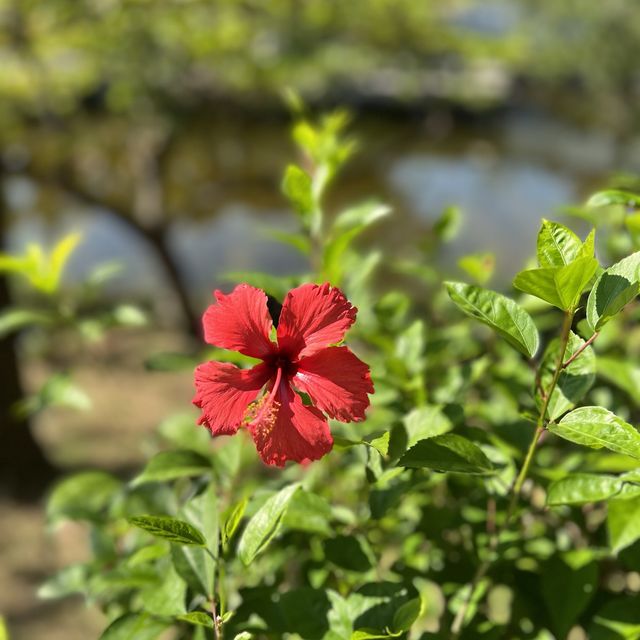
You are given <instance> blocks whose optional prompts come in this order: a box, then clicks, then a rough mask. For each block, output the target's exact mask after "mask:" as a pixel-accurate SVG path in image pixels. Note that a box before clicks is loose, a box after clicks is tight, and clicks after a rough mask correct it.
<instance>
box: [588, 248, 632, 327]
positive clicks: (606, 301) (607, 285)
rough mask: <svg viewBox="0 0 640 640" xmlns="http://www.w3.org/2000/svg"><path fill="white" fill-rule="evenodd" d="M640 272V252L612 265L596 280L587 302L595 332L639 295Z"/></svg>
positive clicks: (590, 323)
mask: <svg viewBox="0 0 640 640" xmlns="http://www.w3.org/2000/svg"><path fill="white" fill-rule="evenodd" d="M639 271H640V251H638V252H636V253H634V254H632V255H630V256H628V257H626V258H624V259H623V260H620V262H617V263H616V264H614V265H612V266H611V267H609V268H608V269H606V270H605V271H604V272H603V273H602V274H601V275H600V277H599V278H598V279H597V280H596V282H595V284H594V285H593V289H592V290H591V293H590V295H589V299H588V300H587V320H588V322H589V325H590V326H591V328H592V329H593V330H594V331H596V330H598V329H600V328H601V327H602V326H603V325H604V324H605V323H606V322H608V321H609V320H610V319H611V318H613V316H615V315H616V314H617V313H618V312H620V311H621V310H622V309H623V308H624V307H625V306H626V305H627V304H628V303H629V302H631V300H633V299H634V298H635V297H636V296H637V295H638V291H639V287H640V282H639V280H640V273H639Z"/></svg>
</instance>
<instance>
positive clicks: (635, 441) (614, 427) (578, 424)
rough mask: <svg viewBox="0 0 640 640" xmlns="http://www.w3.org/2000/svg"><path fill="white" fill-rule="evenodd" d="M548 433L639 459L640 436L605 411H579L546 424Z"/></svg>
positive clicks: (591, 409) (600, 408) (584, 408)
mask: <svg viewBox="0 0 640 640" xmlns="http://www.w3.org/2000/svg"><path fill="white" fill-rule="evenodd" d="M548 428H549V431H552V432H553V433H555V434H556V435H558V436H560V437H561V438H564V439H565V440H569V441H571V442H575V443H576V444H581V445H584V446H585V447H591V448H592V449H601V448H602V447H605V448H607V449H609V450H610V451H615V452H616V453H622V454H625V455H628V456H631V457H633V458H638V459H640V433H638V431H637V429H635V428H634V427H632V426H631V425H630V424H628V423H626V422H625V421H624V420H622V419H621V418H619V417H618V416H616V415H615V414H614V413H612V412H611V411H608V410H607V409H605V408H604V407H580V408H579V409H574V410H573V411H572V412H571V413H568V414H567V415H566V416H564V418H562V420H560V422H557V423H555V422H551V423H549V427H548Z"/></svg>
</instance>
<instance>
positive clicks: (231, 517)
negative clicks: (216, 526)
mask: <svg viewBox="0 0 640 640" xmlns="http://www.w3.org/2000/svg"><path fill="white" fill-rule="evenodd" d="M248 504H249V498H246V497H245V498H243V499H242V500H240V501H239V502H236V504H234V505H232V506H231V507H230V509H228V510H227V515H226V517H225V519H224V525H223V527H222V544H223V545H224V546H225V547H228V546H229V542H231V539H232V538H233V534H234V533H235V532H236V530H237V528H238V525H239V524H240V522H241V521H242V517H243V516H244V512H245V511H246V509H247V505H248Z"/></svg>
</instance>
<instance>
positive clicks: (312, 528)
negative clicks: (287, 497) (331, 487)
mask: <svg viewBox="0 0 640 640" xmlns="http://www.w3.org/2000/svg"><path fill="white" fill-rule="evenodd" d="M330 520H331V506H330V505H329V503H328V502H327V501H326V499H325V498H322V497H321V496H319V495H317V494H315V493H311V492H310V491H302V490H301V491H296V493H295V494H294V495H293V498H291V501H290V502H289V506H288V507H287V510H286V512H285V514H284V517H283V519H282V526H284V527H286V528H287V529H295V530H296V531H307V532H309V533H318V534H320V535H324V536H330V535H331V534H332V530H331V527H330V525H329V521H330Z"/></svg>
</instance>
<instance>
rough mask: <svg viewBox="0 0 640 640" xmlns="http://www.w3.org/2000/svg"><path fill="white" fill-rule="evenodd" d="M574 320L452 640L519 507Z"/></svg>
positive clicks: (565, 326)
mask: <svg viewBox="0 0 640 640" xmlns="http://www.w3.org/2000/svg"><path fill="white" fill-rule="evenodd" d="M573 316H574V314H573V312H568V311H567V312H565V315H564V320H563V323H562V330H561V333H560V351H559V353H558V359H557V361H556V366H555V369H554V371H553V377H552V378H551V382H550V383H549V387H548V388H547V389H546V390H545V391H544V393H542V397H543V403H542V407H541V408H540V413H539V415H538V421H537V424H536V430H535V432H534V434H533V438H532V440H531V443H530V444H529V448H528V450H527V454H526V456H525V459H524V462H523V463H522V467H521V468H520V472H519V473H518V476H517V478H516V480H515V482H514V483H513V488H512V490H511V499H510V501H509V506H508V508H507V513H506V516H505V519H504V521H503V523H502V526H500V527H499V528H498V529H497V530H496V531H495V532H494V534H493V535H492V536H491V538H490V539H489V551H490V553H489V554H488V555H487V557H486V558H485V560H483V561H482V563H481V564H480V566H479V567H478V569H477V571H476V573H475V575H474V576H473V579H472V580H471V586H470V588H469V592H468V593H467V595H466V597H465V600H464V602H463V604H462V606H461V607H460V608H459V609H458V611H457V612H456V616H455V618H454V620H453V623H452V625H451V640H456V639H457V638H459V637H460V633H461V632H462V629H463V627H464V623H465V618H466V617H467V613H468V611H469V607H470V606H471V602H472V600H473V594H474V593H475V591H476V588H477V586H478V584H479V583H480V581H481V580H482V579H483V578H484V577H485V575H486V574H487V571H488V570H489V568H490V567H491V565H492V563H493V561H494V556H495V551H496V549H497V547H498V542H499V540H500V537H501V536H502V534H503V533H504V532H505V531H507V530H508V529H509V526H510V524H511V520H512V518H513V514H514V512H515V509H516V506H517V504H518V500H519V498H520V492H521V491H522V485H523V484H524V481H525V480H526V478H527V475H528V474H529V469H530V467H531V463H532V462H533V457H534V455H535V452H536V447H537V445H538V442H539V441H540V436H541V435H542V434H543V433H544V431H545V429H546V423H547V419H546V416H547V409H548V408H549V403H550V401H551V396H552V395H553V392H554V390H555V388H556V386H557V384H558V380H559V379H560V374H561V373H562V370H563V369H564V368H565V367H566V366H568V365H567V364H566V363H564V356H565V353H566V351H567V345H568V343H569V336H570V332H571V325H572V323H573ZM596 335H597V334H594V336H592V338H591V339H590V342H593V340H595V336H596ZM587 346H588V345H587V343H585V344H584V345H583V346H582V348H581V349H580V350H579V351H577V352H576V353H575V354H574V355H573V356H572V357H571V358H570V359H569V360H568V361H567V362H568V363H570V362H572V361H573V360H575V359H576V358H577V357H578V356H579V355H580V353H582V352H583V351H584V350H585V349H586V347H587ZM538 380H539V376H536V381H538Z"/></svg>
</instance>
